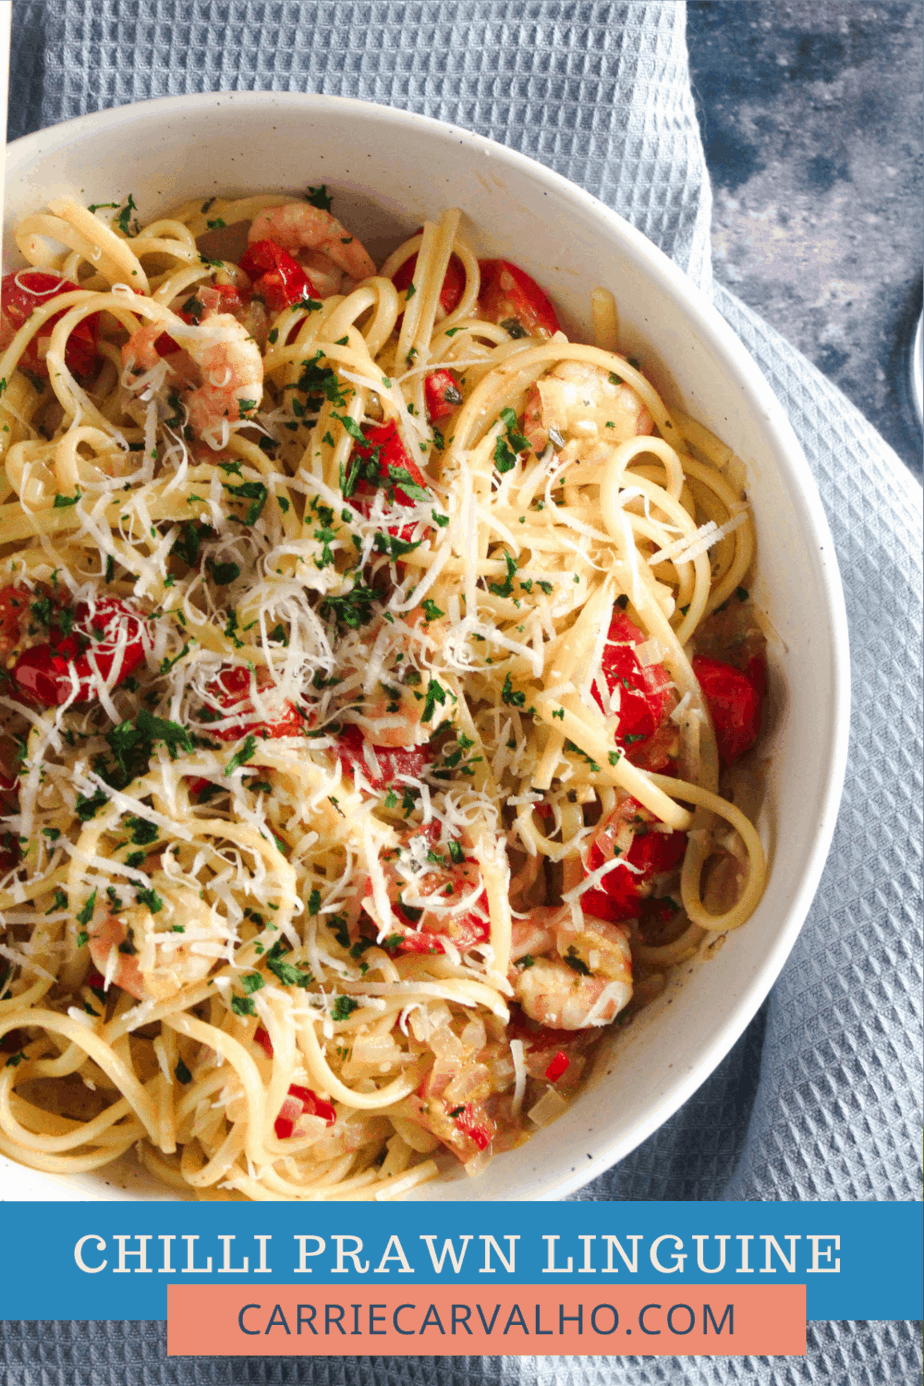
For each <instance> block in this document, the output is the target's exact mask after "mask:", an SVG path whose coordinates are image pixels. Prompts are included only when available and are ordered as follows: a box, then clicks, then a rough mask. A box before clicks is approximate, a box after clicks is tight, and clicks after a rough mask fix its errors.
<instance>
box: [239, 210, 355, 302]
mask: <svg viewBox="0 0 924 1386" xmlns="http://www.w3.org/2000/svg"><path fill="white" fill-rule="evenodd" d="M247 239H248V241H249V242H250V243H251V244H253V243H254V242H255V241H264V240H268V241H275V243H276V245H279V246H282V248H283V250H288V251H289V252H290V253H293V254H294V253H297V252H301V253H300V255H299V259H300V260H301V262H302V263H303V265H304V266H305V268H306V269H308V270H309V271H310V272H311V275H312V280H313V282H315V283H316V285H317V287H318V290H319V291H320V292H325V290H328V291H329V292H330V293H338V292H340V287H341V286H340V282H339V276H336V278H335V279H332V280H329V281H328V282H326V283H325V284H321V283H320V282H319V281H320V280H321V278H322V277H323V276H324V275H325V272H329V271H330V268H331V266H332V265H333V266H336V268H337V269H338V270H340V271H341V272H342V273H343V274H345V275H347V276H348V277H349V278H350V279H352V280H353V281H354V282H356V283H359V281H360V280H362V279H368V278H370V276H371V275H373V274H375V264H374V263H373V261H372V259H371V257H370V256H369V254H368V252H367V251H366V248H365V246H364V245H363V244H362V242H361V241H358V240H357V239H356V237H355V236H351V235H350V233H349V231H348V230H347V229H346V227H345V226H344V225H343V223H342V222H340V221H338V220H337V218H336V217H334V216H331V214H330V212H325V211H324V209H323V208H321V207H313V206H312V205H311V204H310V203H308V202H287V203H285V204H284V205H283V206H281V207H264V209H263V211H262V212H260V213H259V214H258V215H257V216H256V217H255V218H254V221H253V224H252V226H251V228H250V231H249V232H248V236H247Z"/></svg>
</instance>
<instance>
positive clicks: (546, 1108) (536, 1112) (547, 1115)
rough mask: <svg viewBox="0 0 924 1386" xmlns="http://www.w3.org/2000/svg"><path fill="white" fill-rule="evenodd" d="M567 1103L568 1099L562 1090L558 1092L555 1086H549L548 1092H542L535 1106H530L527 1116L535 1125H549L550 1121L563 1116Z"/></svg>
mask: <svg viewBox="0 0 924 1386" xmlns="http://www.w3.org/2000/svg"><path fill="white" fill-rule="evenodd" d="M567 1105H568V1103H567V1101H566V1100H565V1098H564V1097H562V1095H561V1093H560V1092H556V1091H555V1089H554V1088H549V1089H548V1091H547V1092H544V1093H543V1094H542V1096H541V1097H540V1099H539V1101H538V1102H537V1103H536V1105H535V1107H531V1108H530V1110H529V1111H528V1112H527V1116H528V1117H529V1119H530V1121H531V1122H532V1123H533V1125H534V1126H548V1124H549V1122H551V1121H554V1120H555V1118H556V1117H560V1116H561V1114H562V1112H563V1111H564V1110H565V1108H566V1107H567Z"/></svg>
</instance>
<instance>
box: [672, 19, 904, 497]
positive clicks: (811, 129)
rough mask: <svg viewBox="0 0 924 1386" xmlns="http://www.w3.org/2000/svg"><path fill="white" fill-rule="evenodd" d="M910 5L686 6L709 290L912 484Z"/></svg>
mask: <svg viewBox="0 0 924 1386" xmlns="http://www.w3.org/2000/svg"><path fill="white" fill-rule="evenodd" d="M922 27H924V26H922V7H921V5H920V4H919V3H914V0H912V3H892V4H863V3H859V0H753V3H752V0H740V2H739V3H735V2H734V0H691V3H690V4H689V5H688V36H689V49H690V68H691V72H692V77H693V86H694V91H695V94H696V98H697V102H698V107H699V115H700V121H701V124H702V128H703V136H704V140H705V145H706V159H707V162H708V164H709V170H710V173H711V175H712V180H713V188H714V194H715V209H714V213H713V257H714V268H715V274H716V278H718V279H720V280H721V281H722V282H723V283H724V284H726V285H727V286H728V287H729V288H730V289H732V290H733V292H735V293H736V294H737V295H738V296H739V297H740V298H742V299H743V300H744V301H745V302H746V303H747V304H749V305H750V306H751V307H752V308H754V309H756V310H757V311H758V312H759V313H761V314H762V315H763V316H764V317H765V318H766V319H767V320H768V321H769V322H770V323H772V324H773V326H774V327H776V328H777V329H778V331H780V332H781V333H782V334H783V335H784V336H785V337H787V338H788V339H789V341H791V342H792V343H794V345H795V346H797V347H799V348H800V350H801V351H803V352H804V353H805V355H806V356H808V357H809V358H810V360H812V361H814V362H815V364H816V365H817V366H818V367H819V368H820V369H821V370H822V371H824V372H825V374H826V375H827V376H828V377H829V378H830V379H832V380H834V381H835V382H836V383H837V384H838V385H839V386H840V388H841V389H842V390H843V391H844V393H845V394H846V395H848V396H849V398H850V399H852V400H853V401H854V403H855V404H856V405H857V406H858V407H859V408H860V409H861V410H862V411H863V413H864V414H866V416H867V417H868V418H869V419H870V420H871V421H872V422H873V423H874V424H875V425H876V427H877V428H878V429H879V430H880V432H881V433H882V434H883V436H884V437H885V438H886V439H887V440H888V442H889V443H891V445H892V446H893V447H894V448H895V449H896V451H897V452H898V453H899V455H900V456H901V457H902V458H904V460H905V461H906V462H907V463H908V465H909V466H910V467H911V468H912V469H913V470H914V471H915V473H916V474H917V475H918V476H921V471H922V466H921V431H920V428H919V426H918V422H917V417H916V415H915V414H914V412H913V409H912V405H911V399H910V394H909V390H908V383H907V376H908V351H909V345H910V342H909V339H910V334H911V331H912V327H913V324H914V322H916V320H917V314H918V312H919V311H920V308H921V258H922V256H921V252H922V236H921V229H922V208H924V203H922V163H924V155H922V121H924V113H922V104H924V103H922V81H924V62H922Z"/></svg>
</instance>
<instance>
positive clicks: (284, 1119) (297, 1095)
mask: <svg viewBox="0 0 924 1386" xmlns="http://www.w3.org/2000/svg"><path fill="white" fill-rule="evenodd" d="M303 1114H304V1115H305V1116H316V1117H320V1118H321V1119H322V1121H324V1122H326V1123H327V1125H328V1126H333V1125H334V1123H335V1122H336V1120H337V1113H336V1112H335V1110H334V1108H333V1105H332V1104H331V1103H330V1102H325V1100H324V1099H323V1098H322V1097H318V1095H317V1093H316V1092H314V1091H312V1089H311V1088H303V1087H300V1086H299V1085H298V1084H297V1083H292V1084H290V1086H289V1092H288V1095H287V1096H286V1098H285V1100H284V1102H283V1104H282V1107H281V1109H280V1112H279V1116H278V1117H277V1118H276V1120H275V1122H274V1123H273V1130H274V1131H275V1133H276V1136H277V1139H279V1140H281V1141H282V1140H287V1139H288V1137H289V1136H291V1135H292V1133H293V1131H294V1130H295V1123H296V1121H297V1120H298V1118H299V1117H300V1116H302V1115H303Z"/></svg>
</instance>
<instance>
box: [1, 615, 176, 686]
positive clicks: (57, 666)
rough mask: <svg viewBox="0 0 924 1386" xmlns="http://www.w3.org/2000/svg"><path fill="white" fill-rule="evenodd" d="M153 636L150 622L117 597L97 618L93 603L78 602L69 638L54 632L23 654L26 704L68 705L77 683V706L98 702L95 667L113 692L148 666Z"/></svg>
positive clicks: (19, 672)
mask: <svg viewBox="0 0 924 1386" xmlns="http://www.w3.org/2000/svg"><path fill="white" fill-rule="evenodd" d="M148 632H149V627H148V620H147V617H145V616H144V615H142V613H141V612H140V611H133V610H132V609H131V608H130V607H128V606H126V604H125V603H124V602H121V601H119V600H118V599H117V598H115V597H101V598H100V599H99V600H98V601H97V602H96V604H95V606H94V607H93V609H92V613H91V608H90V605H89V603H88V602H79V603H78V604H77V606H76V607H75V608H74V623H73V626H72V628H71V631H70V634H68V635H62V633H61V631H60V629H59V630H57V631H56V630H54V628H53V629H52V632H51V635H52V639H51V640H50V641H49V642H47V643H44V644H41V645H33V646H32V647H31V649H28V650H26V651H25V653H24V654H21V655H20V656H19V659H17V661H16V663H15V665H14V666H13V682H14V683H15V684H16V687H17V689H18V691H19V693H20V695H21V696H22V697H23V698H25V699H26V700H27V701H28V702H33V703H38V704H39V705H40V706H42V707H60V705H61V704H62V703H66V702H67V701H68V699H69V698H71V697H72V696H73V693H74V685H75V683H76V685H77V689H78V692H77V696H76V698H75V702H79V703H81V702H86V701H88V700H89V699H91V698H94V697H95V696H96V679H95V678H94V675H93V666H94V665H95V666H96V670H97V672H98V673H99V675H100V676H101V677H102V678H103V679H104V680H105V681H106V683H107V684H109V685H110V686H111V685H113V684H117V683H121V682H122V680H123V679H126V678H128V676H129V674H132V673H134V671H135V670H136V669H137V668H138V666H139V665H140V664H143V663H144V657H145V647H146V645H148V644H149V643H150V640H149V638H148ZM123 637H124V640H125V643H124V645H121V641H122V639H123Z"/></svg>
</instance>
